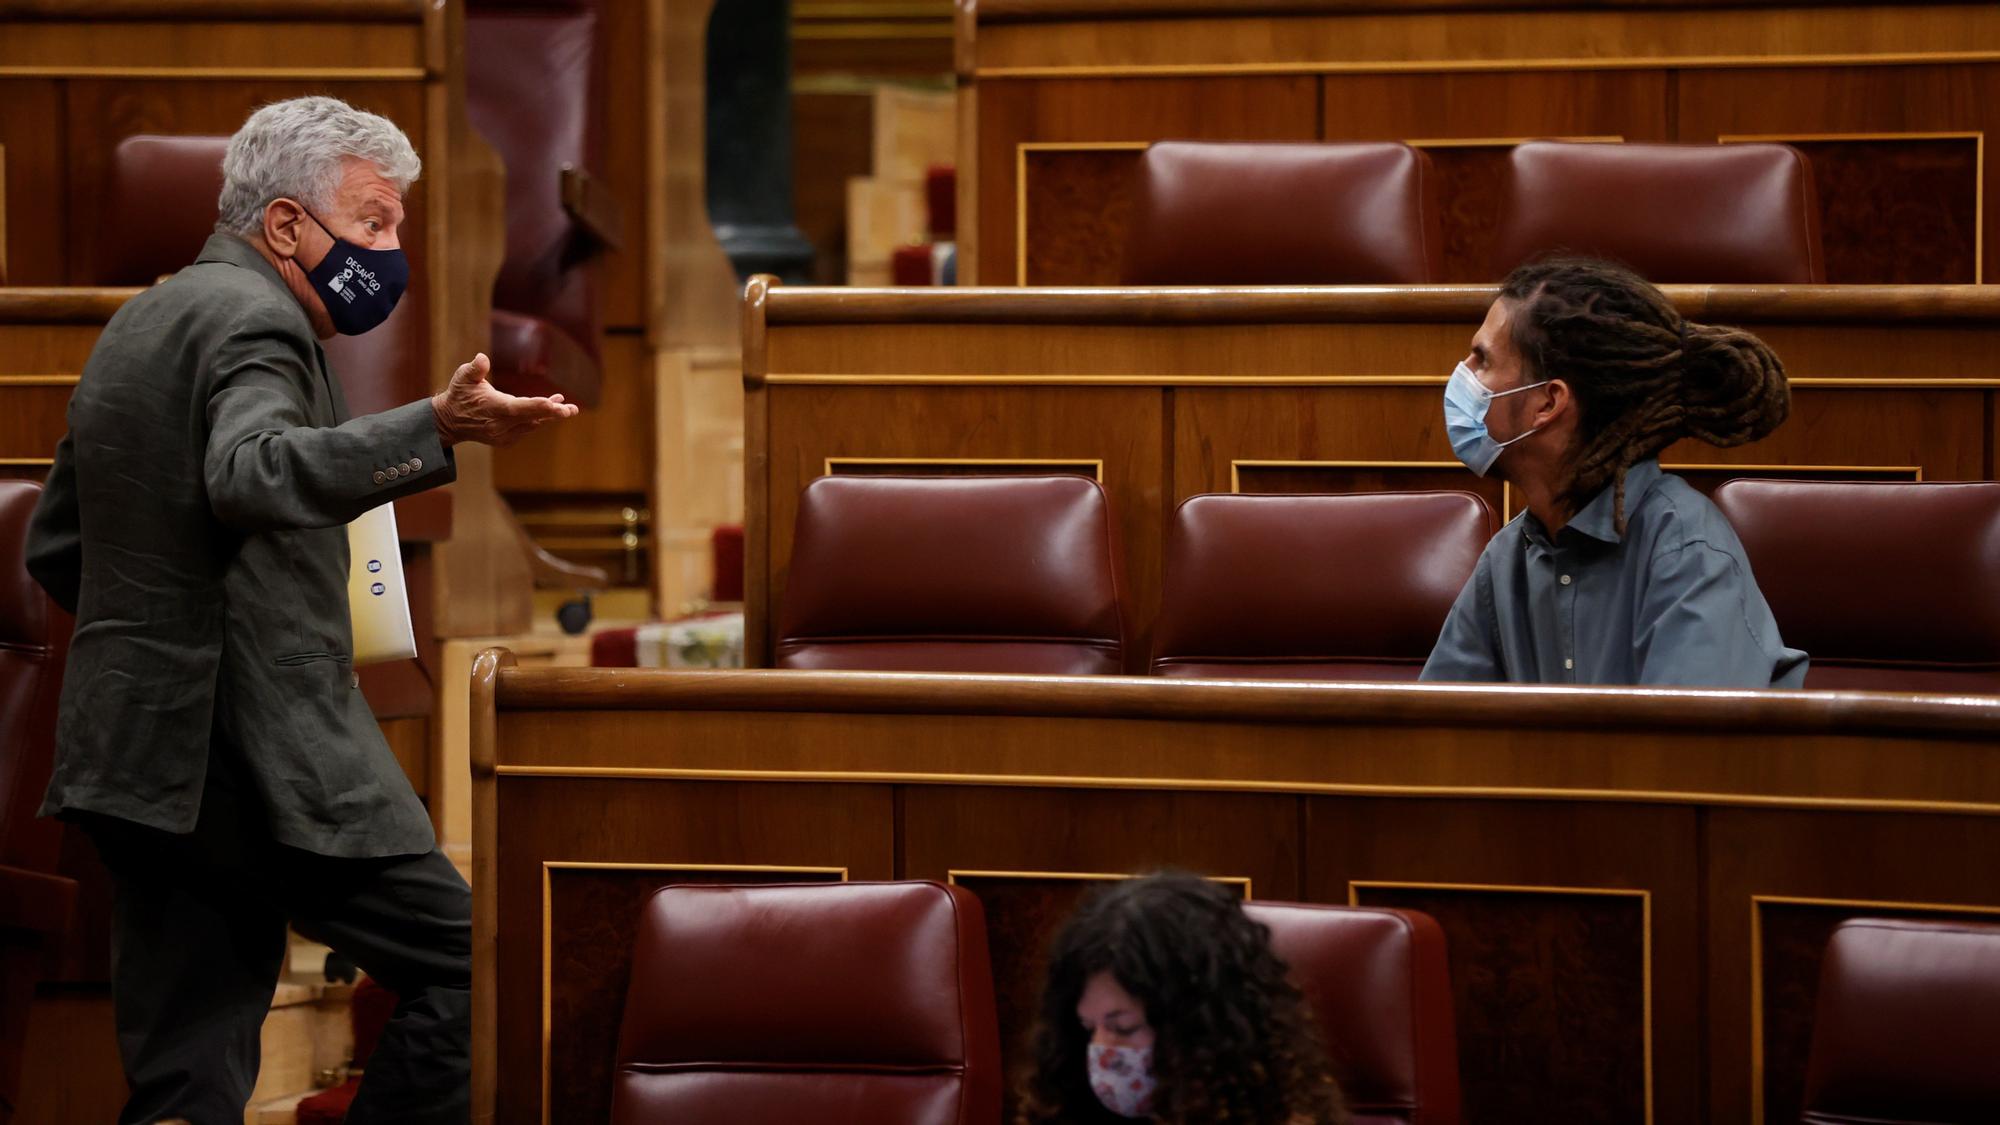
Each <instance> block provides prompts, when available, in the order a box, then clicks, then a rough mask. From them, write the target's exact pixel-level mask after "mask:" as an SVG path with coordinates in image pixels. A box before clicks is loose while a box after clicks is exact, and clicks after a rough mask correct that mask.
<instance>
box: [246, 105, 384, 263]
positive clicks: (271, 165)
mask: <svg viewBox="0 0 2000 1125" xmlns="http://www.w3.org/2000/svg"><path fill="white" fill-rule="evenodd" d="M349 156H353V157H358V158H360V159H362V160H366V161H368V162H369V163H370V164H373V165H374V166H375V168H376V170H377V171H379V172H381V174H382V177H383V178H384V179H386V180H388V181H389V182H390V183H393V184H395V185H396V190H398V191H407V190H409V187H410V184H412V183H413V182H415V181H416V178H417V177H418V175H420V174H422V172H423V168H424V164H423V161H421V160H419V159H418V158H417V150H416V149H414V148H412V147H411V146H410V139H409V138H408V137H406V136H404V135H403V131H402V130H401V129H398V128H397V127H396V123H395V122H393V121H391V120H389V119H388V118H386V117H381V116H378V115H376V114H373V113H369V112H367V111H365V110H359V109H355V108H354V107H353V106H351V105H348V104H347V103H346V102H343V101H341V100H340V99H338V98H322V97H312V98H292V99H291V100H289V101H282V102H273V103H271V104H270V105H267V106H265V107H264V108H262V109H260V110H258V111H257V112H255V113H253V114H251V115H250V120H248V121H245V122H244V123H243V127H242V128H241V129H238V130H236V135H235V136H233V137H231V138H229V151H228V152H226V153H224V154H223V157H222V196H221V198H220V199H219V200H217V202H216V212H217V214H216V223H215V229H217V230H220V231H227V232H229V233H231V234H238V235H243V236H246V237H247V236H249V235H253V234H256V233H257V232H258V231H259V230H260V229H262V227H263V224H264V207H265V206H266V205H267V204H269V203H270V202H271V201H272V200H273V199H278V198H280V197H283V198H288V199H296V200H299V201H300V202H302V203H304V204H306V205H307V206H309V207H313V208H316V209H321V210H323V209H325V208H328V207H331V206H332V205H333V197H334V193H335V192H336V191H338V190H339V188H340V179H341V174H342V168H341V161H342V159H343V158H344V157H349Z"/></svg>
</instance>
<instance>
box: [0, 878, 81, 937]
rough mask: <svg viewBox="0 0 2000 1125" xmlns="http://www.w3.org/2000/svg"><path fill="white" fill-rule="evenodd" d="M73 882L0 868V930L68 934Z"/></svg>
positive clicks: (53, 935) (55, 934) (72, 904)
mask: <svg viewBox="0 0 2000 1125" xmlns="http://www.w3.org/2000/svg"><path fill="white" fill-rule="evenodd" d="M75 902H76V880H74V879H65V878H63V877H62V876H60V875H46V874H43V873H42V872H40V871H29V870H27V869H25V868H20V867H0V931H10V930H11V931H14V932H16V933H18V932H21V931H24V930H25V931H27V932H29V933H36V934H47V935H49V936H52V937H60V936H62V935H63V934H66V933H68V932H69V927H70V912H71V908H72V907H73V906H74V905H75Z"/></svg>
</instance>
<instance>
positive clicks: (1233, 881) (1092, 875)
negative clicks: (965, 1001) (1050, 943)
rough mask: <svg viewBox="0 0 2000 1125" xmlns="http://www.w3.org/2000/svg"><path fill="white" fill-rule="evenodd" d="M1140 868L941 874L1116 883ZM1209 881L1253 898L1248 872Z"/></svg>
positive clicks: (953, 878) (950, 878) (953, 879)
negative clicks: (1132, 869)
mask: <svg viewBox="0 0 2000 1125" xmlns="http://www.w3.org/2000/svg"><path fill="white" fill-rule="evenodd" d="M1144 874H1145V872H1142V871H1123V872H1120V871H979V870H968V869H961V868H956V867H954V868H949V869H947V870H946V871H945V873H944V881H945V882H946V883H947V884H949V885H950V886H954V887H956V886H960V885H961V884H960V883H959V880H960V879H1022V880H1026V879H1069V880H1075V881H1078V882H1097V883H1115V882H1118V881H1119V880H1121V879H1137V878H1140V877H1142V876H1143V875H1144ZM1202 878H1204V879H1207V880H1208V881H1209V882H1211V883H1221V884H1223V885H1224V886H1230V887H1242V888H1243V901H1244V902H1252V901H1255V899H1256V895H1255V894H1254V893H1253V891H1254V889H1255V888H1254V886H1253V884H1252V883H1251V877H1250V876H1248V875H1204V876H1202Z"/></svg>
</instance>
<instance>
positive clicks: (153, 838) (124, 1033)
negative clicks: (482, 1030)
mask: <svg viewBox="0 0 2000 1125" xmlns="http://www.w3.org/2000/svg"><path fill="white" fill-rule="evenodd" d="M211 772H212V773H219V772H220V771H214V770H212V771H211ZM233 788H234V787H232V786H228V785H220V786H219V785H217V784H216V783H215V781H214V780H213V779H212V780H211V784H210V785H209V787H208V789H207V791H206V792H205V793H204V794H203V798H202V811H201V819H200V823H199V824H198V825H197V826H196V828H195V831H194V832H193V833H191V834H188V835H185V836H176V835H172V834H169V833H165V832H160V831H157V830H154V829H151V828H145V827H142V826H139V825H136V824H132V823H130V822H129V821H122V820H114V819H109V818H103V817H90V818H81V819H83V823H84V824H85V825H86V827H87V828H88V830H89V832H90V835H91V838H92V840H93V841H94V842H95V843H96V844H97V848H98V851H99V852H101V853H102V854H103V856H104V862H105V865H106V866H107V867H108V868H110V870H111V875H112V880H113V887H114V892H115V913H114V922H113V930H112V970H111V972H112V1001H113V1006H114V1008H115V1009H116V1013H117V1025H118V1047H119V1052H120V1054H121V1055H122V1056H123V1058H124V1062H125V1076H126V1079H127V1080H128V1081H129V1082H130V1083H131V1087H132V1092H131V1097H130V1099H129V1100H128V1101H127V1102H126V1103H125V1111H124V1113H123V1114H121V1115H120V1116H119V1121H120V1122H121V1123H122V1125H139V1123H142V1122H154V1121H159V1120H162V1119H172V1118H184V1119H186V1120H188V1121H190V1122H192V1123H193V1125H236V1123H238V1122H240V1121H242V1120H243V1109H244V1106H245V1105H246V1103H248V1101H249V1099H250V1092H251V1089H252V1087H253V1086H255V1084H256V1081H257V1067H258V1061H259V1050H258V1048H259V1042H258V1034H259V1031H260V1029H261V1027H262V1025H263V1023H264V1016H265V1015H266V1014H267V1013H268V1012H269V1011H270V1007H271V997H272V994H273V993H274V992H275V991H276V988H277V981H278V974H279V972H280V971H281V970H282V968H283V965H284V958H285V945H286V936H285V928H286V926H287V924H289V925H290V926H291V927H292V928H293V929H295V930H297V931H298V932H299V933H301V934H303V935H305V936H306V937H309V938H311V939H312V940H314V941H318V942H321V943H323V944H325V945H328V946H331V947H332V948H333V949H335V950H338V951H339V952H341V953H344V954H346V955H347V956H348V957H350V958H352V959H353V961H354V962H355V964H357V965H359V966H360V967H361V969H362V970H363V971H364V972H366V973H367V974H368V975H369V976H372V977H374V978H375V979H376V980H377V981H379V982H380V983H381V984H383V985H384V986H386V987H387V988H389V989H390V990H392V991H394V992H395V993H396V995H397V996H398V997H400V999H401V1003H400V1004H399V1005H398V1006H397V1008H396V1013H395V1016H394V1018H393V1019H391V1020H390V1022H389V1026H388V1029H387V1031H385V1032H384V1033H383V1035H382V1039H381V1042H380V1044H379V1045H378V1046H377V1047H376V1050H375V1054H374V1056H373V1057H372V1058H370V1059H369V1060H368V1063H367V1067H366V1071H365V1076H364V1077H363V1079H362V1082H361V1089H360V1092H359V1093H358V1094H357V1095H356V1097H355V1099H354V1105H353V1108H352V1109H351V1110H350V1111H349V1113H348V1117H347V1120H348V1122H349V1123H350V1125H374V1123H377V1122H390V1121H393V1122H410V1123H413V1125H414V1123H419V1122H421V1123H425V1125H429V1123H433V1122H435V1123H438V1125H445V1123H450V1125H465V1123H466V1122H467V1121H468V1120H469V1119H470V1112H471V1106H470V1085H469V1079H470V1071H471V1060H470V1048H471V1013H472V1001H471V997H472V896H471V892H470V891H469V890H468V889H467V888H466V885H465V880H464V879H462V878H460V877H459V874H458V871H457V869H456V868H454V867H453V866H452V865H451V861H450V860H448V859H446V858H445V857H444V854H443V853H442V852H438V851H435V850H434V851H432V852H431V853H430V854H428V855H420V856H394V857H390V858H386V859H339V858H333V857H329V856H322V855H315V854H313V853H311V852H305V851H300V850H298V849H295V848H288V847H285V846H283V845H280V844H277V843H274V842H273V841H272V840H271V838H270V834H269V832H268V830H267V829H265V828H264V826H263V817H262V815H261V810H259V809H256V808H255V807H253V806H250V805H248V804H247V803H246V802H244V801H242V800H241V799H240V797H239V793H240V790H237V791H232V790H233Z"/></svg>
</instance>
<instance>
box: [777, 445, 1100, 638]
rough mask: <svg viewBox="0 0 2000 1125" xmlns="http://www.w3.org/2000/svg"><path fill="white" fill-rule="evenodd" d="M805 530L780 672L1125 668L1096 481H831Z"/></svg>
mask: <svg viewBox="0 0 2000 1125" xmlns="http://www.w3.org/2000/svg"><path fill="white" fill-rule="evenodd" d="M797 529H798V530H797V534H796V535H795V536H794V537H793V542H792V562H791V567H790V570H789V573H788V576H787V578H786V586H785V593H784V598H783V605H782V606H781V608H780V610H779V613H778V637H777V646H776V654H777V665H778V667H780V668H817V669H872V670H877V671H906V672H907V671H937V672H1023V673H1045V674H1050V675H1089V674H1105V673H1116V672H1118V671H1120V670H1121V668H1122V665H1121V654H1122V650H1123V645H1124V623H1123V618H1122V611H1121V609H1120V604H1119V597H1118V580H1117V565H1116V560H1115V558H1114V553H1113V546H1112V532H1111V511H1110V504H1109V503H1108V502H1107V501H1106V500H1105V497H1104V490H1103V489H1102V488H1100V487H1099V486H1098V484H1097V482H1096V481H1094V480H1091V479H1089V478H1088V477H1076V476H973V477H861V476H851V477H850V476H825V477H820V478H819V479H817V480H815V481H813V482H812V483H810V484H808V485H807V486H806V488H805V491H804V493H803V494H802V495H801V496H800V498H799V516H798V523H797Z"/></svg>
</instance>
